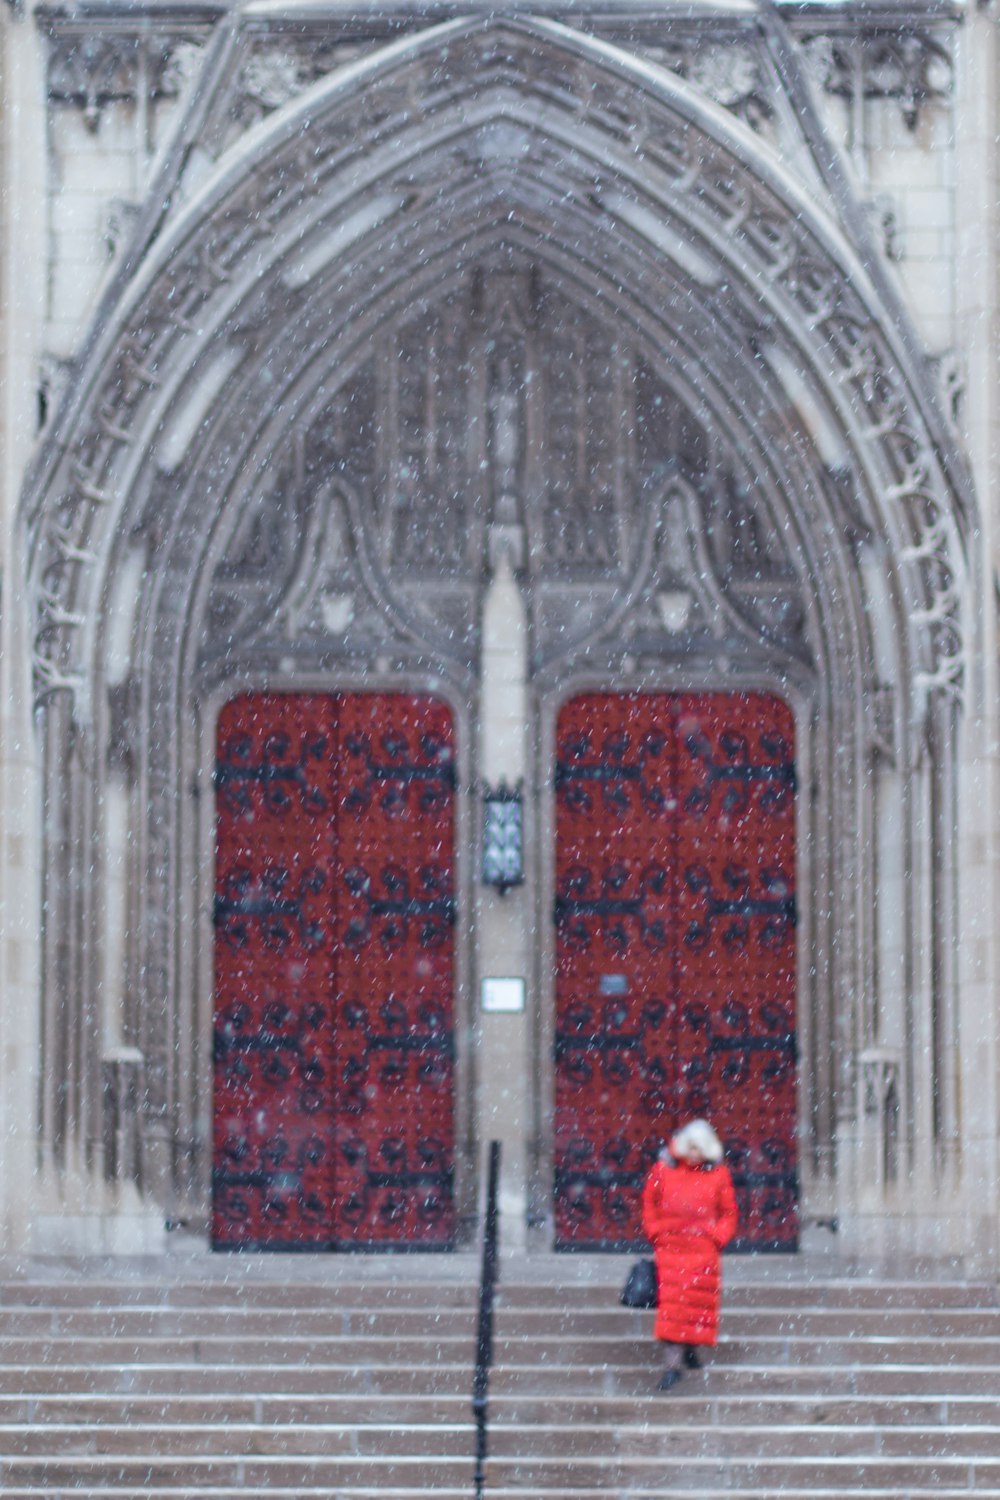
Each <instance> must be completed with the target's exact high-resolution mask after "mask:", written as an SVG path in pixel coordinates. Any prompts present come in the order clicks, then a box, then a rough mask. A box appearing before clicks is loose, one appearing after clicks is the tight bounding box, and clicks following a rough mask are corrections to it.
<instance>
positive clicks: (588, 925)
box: [555, 693, 797, 1249]
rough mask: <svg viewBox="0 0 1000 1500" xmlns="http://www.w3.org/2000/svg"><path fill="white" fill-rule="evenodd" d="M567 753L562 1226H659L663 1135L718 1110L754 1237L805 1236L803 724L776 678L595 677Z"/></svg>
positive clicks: (616, 1239) (566, 735) (560, 917)
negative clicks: (656, 1206)
mask: <svg viewBox="0 0 1000 1500" xmlns="http://www.w3.org/2000/svg"><path fill="white" fill-rule="evenodd" d="M557 742H558V749H557V768H556V804H557V813H556V890H557V896H556V924H557V940H556V1047H555V1062H556V1119H555V1154H556V1180H555V1202H556V1243H557V1246H558V1247H560V1248H572V1247H580V1248H586V1247H589V1248H598V1247H608V1248H610V1247H624V1246H631V1245H634V1244H638V1243H641V1242H642V1235H641V1230H640V1228H639V1221H638V1196H639V1192H640V1189H641V1185H642V1181H643V1179H644V1177H645V1174H646V1172H647V1171H648V1169H649V1165H650V1164H651V1162H652V1161H653V1160H654V1159H655V1156H656V1153H657V1151H658V1150H659V1148H660V1145H661V1143H662V1142H663V1141H665V1140H666V1139H667V1138H668V1137H669V1135H670V1133H671V1132H672V1131H673V1130H674V1129H676V1128H677V1127H678V1126H679V1125H680V1124H682V1123H684V1121H685V1120H686V1119H689V1118H691V1117H692V1116H695V1115H706V1116H708V1117H709V1118H710V1119H711V1120H712V1122H713V1123H714V1124H715V1126H716V1128H717V1129H718V1131H719V1134H720V1135H721V1136H722V1137H723V1139H724V1141H725V1143H726V1148H727V1156H728V1159H729V1161H730V1163H731V1165H732V1167H733V1172H734V1177H735V1180H736V1184H737V1193H738V1196H739V1198H740V1208H741V1227H740V1243H741V1244H744V1245H746V1246H754V1247H757V1248H772V1249H776V1248H794V1245H795V1243H796V1239H797V1219H796V1199H797V1188H796V1175H795V1173H796V1155H795V1130H796V1070H795V984H796V963H795V897H794V879H795V795H794V792H795V783H794V726H793V722H792V717H791V713H790V712H789V710H788V708H787V706H786V705H785V704H783V703H782V702H781V701H780V700H778V699H776V698H773V697H770V696H768V695H765V694H760V693H738V694H737V693H728V694H626V695H608V694H603V695H602V694H587V695H585V696H583V697H580V698H576V699H574V700H573V701H572V702H570V703H568V704H567V705H566V706H565V707H564V709H563V710H562V712H561V713H560V716H559V722H558V730H557Z"/></svg>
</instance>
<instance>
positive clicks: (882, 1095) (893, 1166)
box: [860, 1047, 901, 1197]
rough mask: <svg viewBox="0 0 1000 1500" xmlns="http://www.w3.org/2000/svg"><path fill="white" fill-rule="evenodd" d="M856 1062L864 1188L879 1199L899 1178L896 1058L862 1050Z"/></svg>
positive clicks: (889, 1053)
mask: <svg viewBox="0 0 1000 1500" xmlns="http://www.w3.org/2000/svg"><path fill="white" fill-rule="evenodd" d="M860 1060H861V1072H860V1085H861V1096H862V1098H861V1111H860V1118H861V1126H862V1131H861V1135H862V1148H863V1151H864V1166H865V1179H866V1180H865V1188H866V1189H867V1190H868V1191H869V1192H871V1191H874V1192H875V1194H876V1195H877V1196H878V1197H881V1194H882V1193H884V1191H885V1190H886V1189H887V1188H888V1187H891V1186H892V1184H893V1183H894V1182H895V1181H896V1179H897V1177H898V1174H899V1113H900V1102H901V1101H900V1087H901V1067H900V1057H899V1053H898V1051H896V1050H894V1049H893V1048H889V1047H866V1048H865V1050H864V1051H863V1052H862V1054H861V1059H860Z"/></svg>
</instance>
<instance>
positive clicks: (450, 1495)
mask: <svg viewBox="0 0 1000 1500" xmlns="http://www.w3.org/2000/svg"><path fill="white" fill-rule="evenodd" d="M470 1488H471V1486H470V1485H468V1484H466V1485H463V1486H461V1487H460V1488H451V1487H443V1488H437V1489H435V1490H433V1491H428V1490H426V1489H423V1488H419V1489H410V1488H399V1487H397V1488H395V1489H394V1490H392V1491H391V1497H392V1500H428V1495H429V1494H432V1495H433V1500H469V1495H470ZM525 1493H526V1491H525V1490H524V1488H522V1487H520V1486H519V1487H517V1488H509V1487H508V1486H506V1485H504V1486H499V1485H496V1484H493V1483H490V1485H489V1488H488V1491H487V1494H488V1497H489V1500H515V1497H517V1500H523V1496H524V1495H525ZM530 1493H531V1494H533V1495H535V1496H537V1497H538V1500H580V1495H579V1491H578V1490H577V1489H575V1488H574V1489H562V1488H554V1489H553V1488H550V1487H549V1486H548V1485H546V1486H535V1487H534V1488H533V1489H532V1490H531V1491H530ZM602 1493H603V1495H604V1497H605V1500H656V1497H658V1496H662V1495H663V1493H664V1491H663V1489H662V1487H660V1486H659V1485H657V1486H656V1487H655V1488H652V1489H650V1488H647V1487H646V1486H640V1487H638V1488H633V1487H632V1486H631V1485H630V1486H629V1488H628V1489H627V1490H622V1489H619V1488H618V1487H617V1486H613V1487H610V1488H608V1489H605V1490H604V1491H603V1492H602ZM669 1493H670V1496H671V1500H706V1494H705V1491H704V1490H702V1489H694V1490H692V1489H672V1490H670V1491H669ZM738 1493H739V1495H740V1497H741V1500H776V1496H775V1491H774V1490H773V1489H757V1488H753V1487H751V1488H745V1489H741V1490H740V1491H739V1492H738ZM970 1493H971V1492H970V1490H969V1489H968V1488H967V1487H966V1486H962V1488H960V1489H948V1488H941V1487H936V1488H934V1489H931V1490H928V1489H924V1488H920V1487H912V1486H908V1487H906V1488H905V1489H902V1490H901V1489H899V1488H897V1487H895V1486H894V1487H892V1488H889V1489H882V1488H872V1487H870V1486H867V1485H865V1486H863V1487H862V1488H861V1489H852V1488H845V1487H844V1486H843V1485H839V1484H838V1485H837V1486H836V1487H835V1488H833V1489H814V1488H810V1489H782V1491H781V1500H844V1497H845V1496H850V1495H856V1496H858V1497H862V1496H863V1497H864V1500H912V1497H916V1496H920V1497H923V1496H926V1495H931V1494H933V1495H934V1497H935V1500H969V1497H970ZM978 1493H979V1494H980V1495H986V1494H991V1493H993V1492H992V1491H987V1490H984V1489H980V1490H979V1492H978ZM386 1494H387V1492H386V1491H385V1490H384V1489H380V1488H377V1487H376V1488H370V1487H368V1486H360V1485H351V1486H350V1487H348V1488H343V1487H341V1488H339V1489H338V1490H337V1491H336V1493H335V1494H331V1491H330V1490H329V1489H328V1488H327V1487H326V1486H325V1485H318V1486H309V1485H304V1486H303V1485H296V1486H295V1488H294V1489H286V1488H284V1487H270V1486H269V1487H268V1488H267V1489H266V1490H265V1489H261V1490H252V1489H247V1488H246V1487H245V1486H243V1485H238V1486H235V1487H231V1486H228V1485H226V1486H216V1485H199V1486H198V1487H197V1488H196V1489H188V1488H183V1489H176V1488H173V1487H170V1488H167V1489H158V1490H157V1491H156V1496H157V1500H303V1497H304V1496H316V1497H322V1500H385V1497H386ZM41 1496H44V1497H45V1500H81V1495H80V1492H79V1490H76V1489H66V1488H57V1489H49V1488H45V1489H37V1488H30V1489H22V1488H18V1489H16V1490H9V1489H8V1490H5V1491H4V1500H40V1497H41ZM87 1500H137V1497H136V1494H135V1491H134V1490H132V1489H128V1488H126V1489H122V1488H120V1487H118V1486H117V1485H112V1486H105V1485H99V1486H96V1487H95V1486H93V1485H91V1486H90V1487H89V1488H88V1490H87Z"/></svg>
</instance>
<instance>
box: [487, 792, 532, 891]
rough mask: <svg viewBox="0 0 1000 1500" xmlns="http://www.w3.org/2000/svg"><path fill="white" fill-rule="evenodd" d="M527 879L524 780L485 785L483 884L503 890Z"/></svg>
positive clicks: (507, 889)
mask: <svg viewBox="0 0 1000 1500" xmlns="http://www.w3.org/2000/svg"><path fill="white" fill-rule="evenodd" d="M523 881H524V800H523V793H522V783H521V782H518V783H517V786H514V787H509V786H508V785H507V783H506V781H501V782H500V783H499V784H498V785H497V786H495V787H490V786H488V785H485V784H484V786H483V884H484V885H492V886H494V887H495V888H496V889H497V890H498V891H499V892H500V894H501V896H502V895H503V894H504V892H505V891H509V890H510V889H511V887H512V886H515V885H521V884H522V883H523Z"/></svg>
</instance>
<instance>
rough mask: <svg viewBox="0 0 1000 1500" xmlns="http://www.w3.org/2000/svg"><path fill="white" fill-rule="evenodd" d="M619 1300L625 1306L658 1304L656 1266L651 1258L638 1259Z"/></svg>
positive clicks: (651, 1305)
mask: <svg viewBox="0 0 1000 1500" xmlns="http://www.w3.org/2000/svg"><path fill="white" fill-rule="evenodd" d="M618 1300H619V1302H620V1303H621V1305H622V1306H623V1307H655V1306H656V1266H655V1265H654V1263H653V1262H652V1261H651V1260H637V1261H636V1263H635V1265H634V1266H633V1267H632V1269H631V1271H629V1273H628V1277H627V1278H626V1281H625V1285H624V1286H623V1287H622V1294H621V1296H620V1297H619V1298H618Z"/></svg>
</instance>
